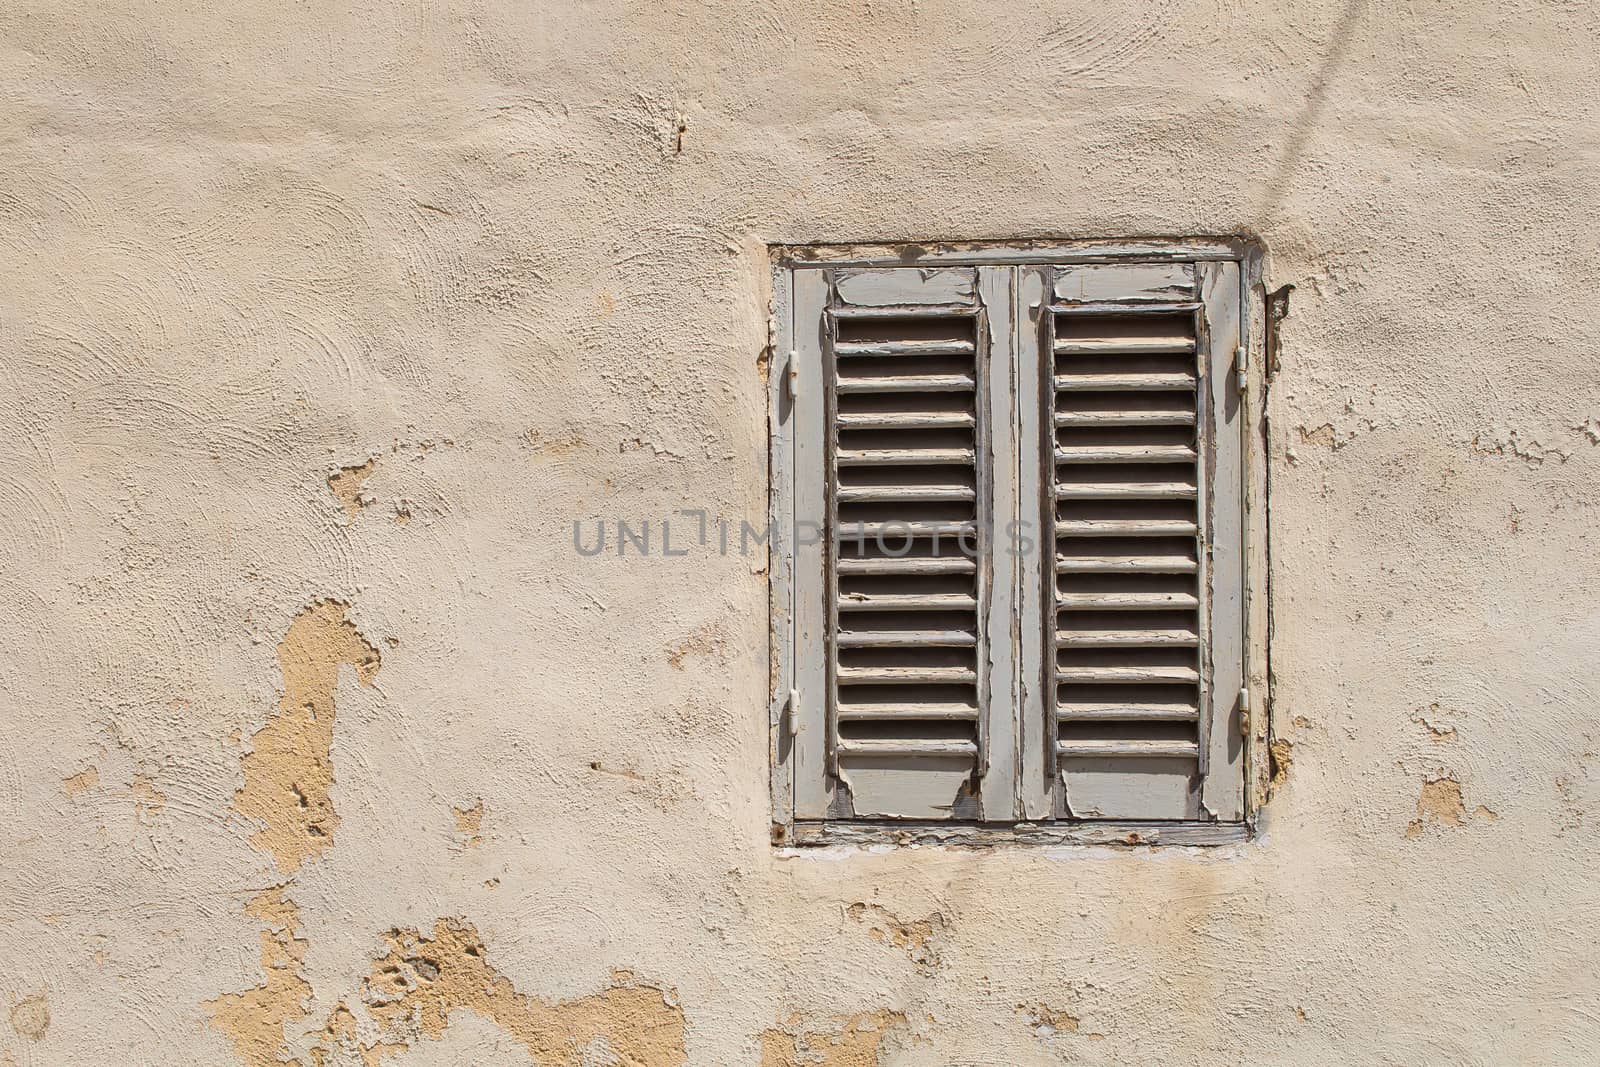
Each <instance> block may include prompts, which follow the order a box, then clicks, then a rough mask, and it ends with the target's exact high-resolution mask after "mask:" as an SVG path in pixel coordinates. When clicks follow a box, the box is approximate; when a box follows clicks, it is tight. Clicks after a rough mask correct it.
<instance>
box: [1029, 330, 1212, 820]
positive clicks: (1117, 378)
mask: <svg viewBox="0 0 1600 1067" xmlns="http://www.w3.org/2000/svg"><path fill="white" fill-rule="evenodd" d="M1197 307H1198V305H1197V304H1194V303H1192V302H1169V303H1160V304H1145V305H1139V306H1134V305H1121V304H1114V303H1104V302H1102V303H1097V304H1089V305H1061V304H1058V305H1056V306H1055V307H1054V308H1053V309H1052V310H1053V315H1052V318H1051V326H1052V334H1053V336H1052V343H1051V345H1050V349H1051V351H1052V352H1053V357H1054V358H1053V367H1052V368H1051V370H1050V374H1049V375H1048V381H1049V383H1050V385H1051V386H1052V393H1051V395H1052V398H1053V404H1052V411H1053V415H1054V418H1053V422H1054V426H1055V447H1054V466H1053V472H1054V477H1053V486H1052V492H1051V494H1050V496H1051V497H1052V498H1053V499H1054V500H1055V502H1056V504H1055V507H1056V510H1055V554H1054V556H1053V561H1054V573H1055V580H1056V590H1057V593H1056V599H1055V611H1056V624H1055V639H1054V652H1055V657H1056V670H1055V680H1056V686H1055V694H1054V695H1055V703H1054V712H1055V735H1056V738H1057V745H1056V752H1055V755H1056V757H1057V759H1058V760H1059V761H1060V767H1061V770H1062V772H1063V774H1064V776H1065V781H1066V785H1067V793H1068V796H1069V797H1070V796H1071V792H1072V789H1071V787H1072V782H1073V776H1074V775H1075V774H1080V773H1081V774H1085V775H1096V774H1099V775H1102V776H1103V775H1104V774H1106V773H1113V772H1115V770H1116V768H1117V767H1127V768H1133V767H1138V768H1141V773H1142V772H1143V771H1142V769H1144V768H1147V767H1149V766H1150V761H1161V760H1167V761H1179V760H1181V761H1188V764H1193V763H1194V761H1196V760H1197V759H1198V756H1199V718H1200V708H1201V697H1200V684H1201V674H1200V666H1201V662H1202V660H1201V654H1202V651H1203V650H1202V641H1201V637H1200V635H1201V633H1202V618H1201V603H1200V599H1199V581H1200V572H1201V560H1202V558H1203V556H1202V553H1201V550H1200V545H1199V537H1200V534H1201V524H1200V511H1199V506H1200V504H1199V498H1200V491H1201V484H1202V483H1201V472H1200V466H1199V449H1198V447H1197V442H1196V436H1195V433H1196V426H1197V412H1198V411H1199V407H1198V390H1199V379H1200V367H1199V366H1198V362H1197V359H1196V354H1195V353H1196V336H1197V330H1196V323H1195V310H1196V308H1197ZM1141 761H1142V762H1141ZM1188 764H1186V766H1187V771H1184V770H1183V769H1182V768H1180V769H1179V773H1192V772H1193V771H1194V769H1195V767H1194V766H1193V765H1188ZM1090 788H1093V787H1090Z"/></svg>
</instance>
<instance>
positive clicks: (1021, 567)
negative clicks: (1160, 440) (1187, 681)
mask: <svg viewBox="0 0 1600 1067" xmlns="http://www.w3.org/2000/svg"><path fill="white" fill-rule="evenodd" d="M1049 290H1050V268H1048V267H1043V266H1030V267H1024V268H1022V269H1021V270H1019V271H1018V280H1017V284H1016V286H1015V290H1014V299H1013V301H1012V309H1013V324H1012V338H1013V345H1014V348H1015V356H1014V364H1015V367H1016V371H1015V378H1016V393H1017V407H1016V410H1017V455H1018V465H1017V466H1018V500H1017V516H1018V525H1017V527H1016V529H1017V531H1018V534H1017V537H1016V539H1015V542H1014V543H1013V544H1011V545H1008V551H1011V552H1013V553H1014V554H1015V556H1016V567H1017V587H1018V611H1017V650H1018V656H1017V666H1016V669H1017V685H1016V689H1017V722H1018V724H1019V736H1020V737H1021V739H1022V741H1021V747H1022V761H1021V763H1022V772H1021V777H1020V778H1019V780H1018V789H1017V792H1018V799H1019V802H1020V804H1021V815H1022V817H1023V818H1026V819H1043V818H1047V817H1049V816H1050V814H1051V813H1052V810H1053V807H1054V803H1055V762H1056V761H1055V746H1054V744H1053V743H1051V742H1053V741H1054V739H1055V736H1056V723H1055V719H1054V717H1053V714H1052V709H1053V707H1054V705H1055V699H1054V692H1055V685H1054V684H1053V683H1052V682H1051V681H1050V680H1049V679H1048V678H1047V677H1046V671H1045V662H1046V659H1047V658H1048V659H1050V660H1054V658H1055V635H1054V631H1055V605H1054V604H1053V603H1051V602H1050V600H1049V598H1047V597H1046V596H1045V585H1046V577H1047V575H1048V564H1047V562H1046V561H1047V559H1049V558H1050V557H1051V556H1053V554H1054V553H1053V548H1054V546H1053V544H1052V541H1053V538H1051V537H1050V536H1049V535H1048V534H1047V531H1048V528H1049V524H1050V522H1051V521H1052V519H1053V517H1054V511H1053V509H1047V508H1046V507H1045V498H1046V493H1047V492H1048V491H1049V490H1050V488H1051V487H1052V486H1053V484H1054V474H1055V472H1054V468H1053V466H1052V465H1051V462H1050V457H1051V455H1052V446H1053V436H1054V429H1053V427H1052V426H1051V425H1050V423H1049V420H1048V419H1047V418H1046V412H1048V411H1049V410H1050V408H1051V406H1052V405H1053V403H1054V400H1053V398H1052V394H1051V391H1050V390H1049V388H1048V387H1047V386H1046V384H1045V383H1046V375H1047V374H1048V373H1049V371H1050V366H1049V364H1050V360H1049V358H1048V356H1047V349H1046V348H1045V345H1044V343H1043V341H1042V331H1044V330H1046V329H1048V328H1049V324H1050V321H1051V316H1050V315H1049V314H1048V313H1047V312H1046V311H1045V310H1044V308H1045V306H1046V294H1047V293H1048V292H1049ZM1024 538H1026V542H1024V540H1023V539H1024Z"/></svg>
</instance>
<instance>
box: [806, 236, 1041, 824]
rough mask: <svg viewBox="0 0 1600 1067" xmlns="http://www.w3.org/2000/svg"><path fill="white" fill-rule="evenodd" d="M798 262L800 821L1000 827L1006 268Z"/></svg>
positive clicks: (1006, 737) (1004, 732) (1006, 797)
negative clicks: (999, 535)
mask: <svg viewBox="0 0 1600 1067" xmlns="http://www.w3.org/2000/svg"><path fill="white" fill-rule="evenodd" d="M797 273H798V275H799V276H798V277H797V280H796V293H795V316H796V325H797V338H798V341H799V347H798V348H797V349H796V352H795V358H796V359H797V360H798V361H799V364H800V367H799V371H800V375H801V377H800V379H799V383H798V384H799V398H798V400H797V402H796V403H797V409H798V408H800V407H809V408H810V409H811V412H810V416H809V419H808V420H806V421H803V423H802V425H801V426H800V431H799V432H800V434H801V435H802V436H810V437H811V439H812V442H813V447H812V448H810V449H802V450H799V457H800V458H799V466H797V470H796V479H797V490H798V493H797V501H799V502H798V503H797V509H796V515H797V517H799V518H802V519H804V517H805V515H806V514H807V513H811V514H814V515H815V516H816V517H817V525H818V526H820V528H821V531H822V536H821V538H820V543H819V544H817V545H815V546H813V549H812V551H810V552H808V553H807V557H806V559H804V560H803V561H802V562H801V563H800V564H799V566H798V567H797V572H796V575H795V584H796V589H797V593H798V594H799V595H801V596H804V597H805V598H806V599H807V601H808V606H809V609H810V610H808V611H807V612H806V616H807V617H806V619H805V621H804V625H805V626H806V627H807V628H808V629H810V630H812V631H813V632H817V633H819V636H821V637H822V640H821V641H818V642H815V643H814V647H812V648H805V649H801V650H799V655H800V658H801V659H802V660H804V661H805V662H803V663H802V664H801V670H800V672H799V673H798V675H797V677H798V678H799V679H800V683H801V684H800V688H799V689H798V690H797V692H796V694H795V699H796V701H797V703H798V704H799V705H800V709H799V715H798V719H799V721H800V722H801V723H802V724H803V725H802V726H801V732H800V734H799V736H798V738H797V739H796V751H797V754H798V757H799V758H798V759H797V780H796V804H797V814H799V815H800V816H801V817H834V818H858V819H880V818H882V819H916V820H942V819H982V818H1011V817H1013V815H1014V803H1013V801H1012V796H1011V794H1012V788H1011V782H1012V764H1013V762H1014V757H1013V755H1012V753H1013V750H1014V749H1013V746H1014V740H1013V734H1014V729H1013V727H1012V725H1011V717H1010V708H1011V706H1012V700H1011V693H1010V681H1009V679H1010V677H1011V674H1010V669H1009V664H1010V629H1009V627H1007V626H1004V625H1002V626H1001V628H1000V629H999V632H998V634H993V633H991V613H992V612H993V611H994V610H995V609H996V607H997V600H996V553H995V546H994V543H993V542H994V526H995V523H994V521H993V516H994V513H995V507H996V472H997V468H996V465H995V463H994V460H993V457H994V456H995V455H996V454H997V452H996V449H995V448H994V441H995V437H996V434H997V432H998V436H999V438H1000V439H1001V440H1002V441H1004V442H1009V441H1011V440H1012V439H1013V434H1012V431H1011V429H1010V423H1011V421H1012V420H1011V418H1010V411H1011V405H1012V403H1013V393H1012V388H1011V381H1010V374H1009V368H1010V360H1009V357H1008V356H1007V355H1006V353H1009V351H1010V344H1009V322H1010V295H1009V294H1010V287H1009V280H1010V272H1008V271H1006V270H1003V269H992V270H980V269H978V268H969V267H963V268H951V269H939V270H917V269H910V268H907V269H889V270H856V271H851V270H816V271H802V272H797ZM997 326H998V327H999V329H1000V332H999V335H998V336H999V337H1000V343H999V344H998V345H997V343H996V338H997ZM812 331H814V332H812ZM997 351H998V352H999V353H1000V354H1001V356H1000V358H999V359H998V360H997V359H996V358H995V356H996V353H997ZM996 405H998V406H999V407H1000V409H1001V414H1002V416H1003V424H1002V425H1000V426H998V427H997V426H996V424H995V420H994V417H993V416H994V414H995V412H994V408H995V407H996ZM818 445H819V446H820V447H817V446H818ZM998 454H1000V455H1002V456H1009V455H1010V451H1009V449H1008V448H1004V447H1003V448H1001V449H1000V450H999V452H998ZM999 471H1000V474H1001V481H1002V483H1004V484H1003V486H1002V491H1001V497H1002V499H1004V500H1009V499H1010V495H1011V488H1010V484H1011V477H1012V474H1013V469H1012V466H1011V465H1010V464H1002V465H1001V467H1000V468H999ZM1007 575H1009V570H1007V569H1006V568H1005V567H1004V565H1002V566H1001V579H1000V585H1001V591H1000V596H999V602H998V605H999V606H1000V607H1001V608H1002V609H1003V610H1007V611H1009V608H1008V607H1007V605H1008V604H1009V598H1010V586H1011V582H1010V579H1009V577H1007ZM996 637H997V638H998V640H996ZM997 659H998V660H999V661H1001V667H1000V669H999V670H996V669H995V661H996V660H997ZM996 685H999V686H1000V687H1001V692H1000V693H999V694H998V699H996V694H995V692H994V690H995V686H996ZM996 707H998V708H999V709H1001V718H1002V720H1003V721H1000V722H996V721H995V718H994V717H993V716H991V715H990V714H989V713H990V711H991V709H992V708H996ZM997 734H998V736H997ZM997 756H998V759H997Z"/></svg>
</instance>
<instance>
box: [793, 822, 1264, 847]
mask: <svg viewBox="0 0 1600 1067" xmlns="http://www.w3.org/2000/svg"><path fill="white" fill-rule="evenodd" d="M774 830H775V831H778V830H781V825H780V826H775V827H774ZM1254 835H1255V831H1254V828H1253V827H1252V826H1251V825H1250V824H1249V823H1243V822H1233V823H1211V822H1077V823H1018V824H1016V825H1012V826H983V825H977V824H973V823H914V822H904V823H899V822H897V823H883V822H796V823H794V824H793V826H792V827H791V828H789V832H788V833H787V834H784V835H782V836H778V835H776V834H775V836H774V843H775V844H778V845H793V846H798V847H802V848H804V847H815V846H822V845H939V846H948V847H954V848H992V847H994V846H996V845H1026V846H1034V845H1113V846H1121V847H1135V846H1146V845H1176V846H1186V847H1202V848H1204V847H1213V846H1217V845H1233V844H1239V843H1240V842H1244V841H1248V840H1250V839H1251V838H1252V837H1253V836H1254ZM785 838H787V840H785Z"/></svg>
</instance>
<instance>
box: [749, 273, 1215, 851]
mask: <svg viewBox="0 0 1600 1067" xmlns="http://www.w3.org/2000/svg"><path fill="white" fill-rule="evenodd" d="M1152 251H1153V250H1152ZM1127 253H1128V250H1124V249H1117V250H1115V251H1114V252H1112V253H1111V254H1109V255H1101V256H1099V257H1098V258H1099V259H1100V261H1099V262H1094V261H1093V260H1094V259H1095V258H1097V257H1096V254H1095V253H1094V252H1093V251H1092V250H1085V251H1083V252H1082V253H1081V255H1082V257H1083V261H1081V262H1060V261H1058V262H1052V261H1050V260H1049V259H1047V258H1045V257H1043V256H1040V257H1039V258H1037V259H1035V258H1032V257H1031V256H1030V255H1028V254H1026V253H1019V254H1017V255H1015V256H1013V257H1012V258H1010V259H1009V261H1001V262H995V261H992V260H991V261H990V262H985V263H981V264H967V263H960V262H957V263H938V264H935V265H931V266H926V267H899V266H870V265H865V264H863V265H857V264H853V263H852V264H848V265H846V264H838V265H829V264H827V263H822V262H804V263H796V264H794V265H792V266H790V267H789V268H788V269H786V270H783V271H780V277H779V281H778V284H777V286H776V287H775V290H774V308H775V315H774V322H775V324H777V330H776V334H775V340H776V341H777V342H778V348H777V354H778V355H779V357H780V358H781V360H782V362H781V363H780V364H778V365H779V366H781V367H782V368H783V372H782V373H781V374H776V375H774V376H773V385H772V388H773V412H774V421H773V461H774V470H773V473H774V489H775V491H774V494H773V498H772V516H773V520H774V526H773V530H772V560H773V565H774V574H773V589H774V597H775V599H774V602H773V611H774V627H775V633H776V634H777V635H778V638H779V640H778V641H777V642H776V643H775V645H774V653H775V660H774V665H773V666H774V681H775V685H774V702H773V708H772V711H773V716H774V723H775V726H776V727H777V729H775V730H774V734H773V736H774V751H773V767H774V779H773V784H774V794H775V797H776V798H777V804H778V810H779V811H780V812H782V813H783V814H784V815H785V816H788V815H790V814H792V815H793V817H794V818H796V819H799V820H869V821H870V820H916V821H923V820H941V821H982V822H1009V821H1016V820H1025V821H1027V822H1030V823H1047V822H1051V821H1057V822H1065V821H1081V820H1105V821H1112V822H1141V821H1147V820H1202V821H1218V822H1238V821H1240V820H1242V819H1243V817H1244V789H1243V786H1244V775H1243V764H1244V738H1243V737H1242V736H1241V732H1240V710H1241V709H1240V699H1241V691H1242V686H1243V685H1244V679H1245V648H1246V643H1245V635H1244V601H1245V572H1244V569H1245V553H1244V528H1245V524H1244V495H1245V479H1244V474H1245V468H1244V454H1245V448H1244V440H1245V438H1244V411H1243V397H1242V395H1241V393H1240V388H1239V380H1240V378H1239V375H1240V371H1241V368H1240V365H1239V364H1238V362H1237V359H1238V355H1237V354H1238V352H1239V346H1240V344H1241V341H1242V340H1243V324H1242V318H1241V316H1242V310H1241V309H1242V307H1243V306H1244V293H1243V291H1242V282H1241V267H1240V263H1239V261H1238V260H1237V259H1232V258H1223V257H1214V258H1205V257H1201V258H1199V259H1197V260H1195V261H1192V262H1176V261H1173V260H1171V259H1161V260H1152V261H1150V262H1138V261H1135V260H1133V259H1130V258H1126V257H1127ZM1068 258H1069V259H1070V256H1069V257H1068Z"/></svg>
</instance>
